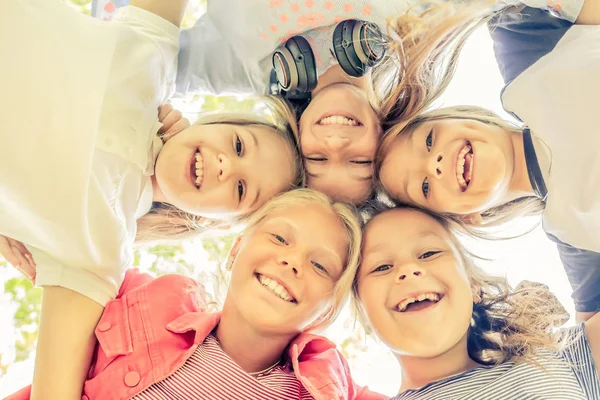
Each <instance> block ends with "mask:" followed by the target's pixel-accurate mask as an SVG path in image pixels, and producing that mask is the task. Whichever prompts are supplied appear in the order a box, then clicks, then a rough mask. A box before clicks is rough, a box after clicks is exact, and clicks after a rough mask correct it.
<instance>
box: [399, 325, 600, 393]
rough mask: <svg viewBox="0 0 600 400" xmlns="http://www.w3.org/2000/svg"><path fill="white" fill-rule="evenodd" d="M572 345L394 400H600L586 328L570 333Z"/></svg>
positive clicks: (599, 383)
mask: <svg viewBox="0 0 600 400" xmlns="http://www.w3.org/2000/svg"><path fill="white" fill-rule="evenodd" d="M567 335H568V336H569V345H568V346H567V347H566V348H565V349H564V350H563V351H562V352H561V353H560V354H558V355H554V354H551V353H549V352H547V354H540V356H539V357H537V358H536V359H535V361H536V362H538V363H539V364H540V365H541V366H542V367H543V369H542V368H540V366H536V365H534V364H532V363H520V364H515V363H510V362H509V363H504V364H502V365H499V366H495V367H477V368H474V369H472V370H470V371H467V372H464V373H462V374H459V375H455V376H452V377H449V378H446V379H443V380H440V381H437V382H434V383H430V384H428V385H426V386H424V387H422V388H420V389H417V390H407V391H404V392H402V393H400V394H398V395H397V396H396V397H394V398H393V400H458V399H460V400H500V399H502V400H504V399H507V400H513V399H515V400H520V399H527V400H537V399H540V400H542V399H543V400H580V399H581V400H584V399H600V380H599V379H598V375H597V373H596V368H595V366H594V360H593V358H592V351H591V349H590V346H589V343H588V340H587V336H586V334H585V330H584V329H583V325H579V326H577V327H573V328H571V329H569V330H568V331H567Z"/></svg>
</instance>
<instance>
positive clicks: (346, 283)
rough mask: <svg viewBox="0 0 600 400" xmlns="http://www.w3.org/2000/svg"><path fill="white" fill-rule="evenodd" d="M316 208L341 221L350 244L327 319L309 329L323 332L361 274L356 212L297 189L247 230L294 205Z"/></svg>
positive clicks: (265, 209) (268, 207)
mask: <svg viewBox="0 0 600 400" xmlns="http://www.w3.org/2000/svg"><path fill="white" fill-rule="evenodd" d="M313 204H316V205H322V206H324V207H326V208H327V209H328V210H330V211H331V212H333V213H334V214H335V215H336V216H337V217H338V218H339V219H340V221H341V222H342V223H343V225H344V227H345V229H346V233H347V235H348V241H349V244H348V254H347V258H346V260H347V261H346V265H345V268H344V271H343V273H342V275H341V276H340V278H339V279H338V281H337V282H336V284H335V288H334V291H333V299H334V300H333V306H332V307H331V308H330V310H329V311H328V312H327V313H326V314H325V315H323V316H322V317H321V318H319V320H318V321H316V322H315V323H314V324H312V325H311V326H310V329H320V328H324V327H326V326H328V325H329V324H331V323H332V322H333V321H334V320H335V318H337V316H338V314H339V313H340V311H341V309H342V305H343V304H344V303H345V301H346V300H347V299H348V296H349V295H350V291H351V288H352V282H353V281H354V276H355V275H356V271H357V270H358V263H359V257H360V247H361V242H362V231H361V224H360V222H359V217H358V213H357V211H356V208H355V207H354V206H351V205H348V204H345V203H341V202H336V201H334V200H332V199H331V198H330V197H329V196H327V195H325V194H324V193H321V192H318V191H316V190H312V189H296V190H292V191H289V192H286V193H282V194H280V195H278V196H277V197H274V198H273V199H272V200H270V201H269V202H268V203H266V204H265V205H264V206H262V207H261V208H260V209H259V210H258V211H257V212H255V213H254V214H253V215H252V216H251V217H250V219H249V220H248V224H247V227H246V230H248V229H252V227H254V226H255V225H257V224H258V223H260V222H261V221H262V220H264V219H265V218H266V217H267V216H268V215H269V214H270V213H272V212H273V211H276V210H280V209H282V208H285V207H289V206H293V205H313Z"/></svg>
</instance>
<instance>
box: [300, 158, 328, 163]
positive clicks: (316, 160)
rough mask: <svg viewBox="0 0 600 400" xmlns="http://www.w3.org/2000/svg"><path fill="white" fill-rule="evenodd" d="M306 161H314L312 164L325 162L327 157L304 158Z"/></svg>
mask: <svg viewBox="0 0 600 400" xmlns="http://www.w3.org/2000/svg"><path fill="white" fill-rule="evenodd" d="M305 159H306V160H308V161H314V162H325V161H327V157H305Z"/></svg>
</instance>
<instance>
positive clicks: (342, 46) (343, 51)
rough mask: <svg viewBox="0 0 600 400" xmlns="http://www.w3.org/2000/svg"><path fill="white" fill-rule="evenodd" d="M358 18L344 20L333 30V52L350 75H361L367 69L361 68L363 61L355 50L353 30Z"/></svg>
mask: <svg viewBox="0 0 600 400" xmlns="http://www.w3.org/2000/svg"><path fill="white" fill-rule="evenodd" d="M356 22H358V21H356V20H346V21H342V22H340V23H339V24H337V26H336V27H335V30H334V31H333V52H334V54H335V57H336V59H337V61H338V63H339V64H340V67H342V69H343V70H344V72H345V73H347V74H348V75H350V76H355V77H359V76H362V75H364V74H365V72H366V71H364V70H363V69H361V68H360V66H361V65H362V62H361V61H360V59H359V58H358V56H357V55H356V52H354V51H353V49H352V47H353V44H352V31H353V28H354V25H355V23H356Z"/></svg>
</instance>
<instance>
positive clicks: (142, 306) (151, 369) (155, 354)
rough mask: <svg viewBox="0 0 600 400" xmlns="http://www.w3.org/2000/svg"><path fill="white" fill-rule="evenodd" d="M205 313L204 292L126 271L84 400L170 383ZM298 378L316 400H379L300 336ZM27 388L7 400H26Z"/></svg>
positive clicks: (203, 327) (204, 329)
mask: <svg viewBox="0 0 600 400" xmlns="http://www.w3.org/2000/svg"><path fill="white" fill-rule="evenodd" d="M220 317H221V315H220V313H209V312H207V311H206V300H205V297H204V293H203V289H202V286H201V285H199V284H198V283H197V282H196V281H194V280H193V279H190V278H186V277H184V276H181V275H165V276H162V277H159V278H153V277H151V276H150V275H148V274H143V273H140V272H139V271H138V270H137V269H132V270H129V271H128V272H127V275H126V277H125V281H124V282H123V285H122V286H121V289H120V291H119V295H118V297H117V298H116V299H115V300H113V301H111V302H109V303H108V304H107V305H106V308H105V310H104V314H103V315H102V318H101V319H100V321H99V322H98V326H97V327H96V337H97V338H98V343H99V344H98V347H97V349H96V353H95V356H94V360H93V363H92V366H91V368H90V371H89V374H88V379H87V380H86V382H85V385H84V389H83V396H82V400H96V399H100V400H121V399H129V398H131V397H133V396H135V395H137V394H139V393H141V392H142V391H143V390H145V389H146V388H148V387H150V386H151V385H153V384H154V383H156V382H160V381H162V380H164V379H165V378H167V377H169V376H171V375H172V374H173V373H174V372H175V371H177V370H178V369H179V368H181V367H182V366H183V365H184V364H185V362H186V361H187V360H188V359H189V358H190V357H191V356H192V355H193V354H194V352H195V350H196V348H197V347H198V346H199V345H200V344H201V343H203V342H204V340H205V339H206V337H207V336H208V335H209V334H210V333H211V332H212V330H213V329H214V328H215V327H216V326H217V324H218V323H219V320H220ZM288 358H289V359H290V360H291V363H292V367H293V370H294V372H295V374H296V377H297V378H298V380H299V381H300V382H302V384H303V385H304V387H305V388H306V389H307V390H308V391H309V392H310V394H311V395H312V396H313V397H314V398H315V399H317V400H342V399H344V400H346V399H365V400H367V399H384V398H386V397H385V396H383V395H380V394H377V393H373V392H370V391H368V390H367V389H366V388H361V387H358V386H357V385H356V384H355V383H354V382H353V381H352V378H351V376H350V370H349V368H348V364H347V362H346V360H345V359H344V357H343V356H342V354H341V353H340V352H339V351H338V350H337V349H336V348H335V345H334V344H333V343H332V342H330V341H329V340H327V339H325V338H323V337H321V336H316V335H311V334H300V335H299V336H298V337H296V339H294V340H293V341H292V342H291V343H290V346H289V348H288ZM30 391H31V387H27V388H24V389H22V390H20V391H19V392H17V393H15V394H13V395H11V396H9V397H8V398H7V400H20V399H29V395H30Z"/></svg>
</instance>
